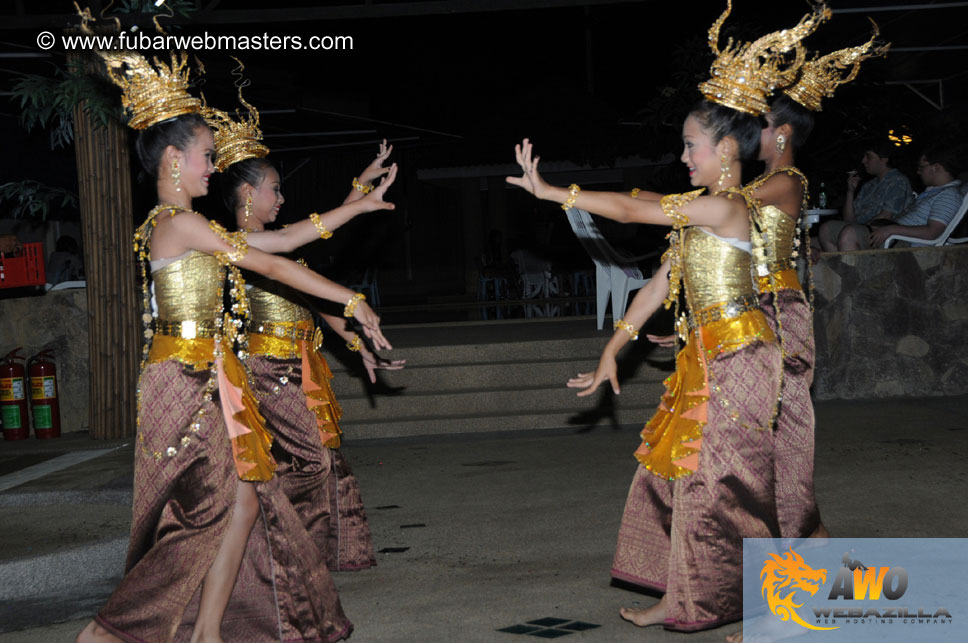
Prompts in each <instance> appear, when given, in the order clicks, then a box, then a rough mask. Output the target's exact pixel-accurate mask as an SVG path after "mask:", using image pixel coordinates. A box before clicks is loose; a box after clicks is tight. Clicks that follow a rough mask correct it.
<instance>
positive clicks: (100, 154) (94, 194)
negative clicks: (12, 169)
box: [74, 60, 141, 439]
mask: <svg viewBox="0 0 968 643" xmlns="http://www.w3.org/2000/svg"><path fill="white" fill-rule="evenodd" d="M75 62H77V61H76V60H75ZM127 135H128V133H127V129H126V128H125V127H124V126H123V125H121V124H120V123H116V122H113V121H112V122H111V123H109V124H108V125H107V127H103V128H100V127H97V126H95V124H94V123H92V122H91V120H90V118H89V117H88V116H87V114H85V112H84V105H83V103H81V104H79V105H78V106H77V107H75V108H74V147H75V158H76V160H77V176H78V192H79V202H80V208H81V229H82V236H83V241H84V268H85V271H86V273H87V301H88V322H89V325H90V326H89V332H88V339H89V343H90V397H91V405H90V427H91V437H93V438H95V439H109V438H122V437H127V436H131V435H134V432H135V414H136V408H135V407H136V393H135V391H136V387H137V379H138V367H139V357H140V354H141V351H140V339H141V338H140V333H141V325H140V321H139V318H140V311H139V310H138V306H137V305H136V303H135V302H136V301H137V299H136V297H135V293H136V291H137V289H138V284H137V279H136V275H135V273H136V265H135V260H134V254H133V253H132V251H131V238H132V235H133V233H134V224H133V217H132V212H131V210H132V200H131V176H130V170H129V155H128V143H127Z"/></svg>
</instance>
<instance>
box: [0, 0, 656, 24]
mask: <svg viewBox="0 0 968 643" xmlns="http://www.w3.org/2000/svg"><path fill="white" fill-rule="evenodd" d="M633 2H642V0H436V1H434V0H416V1H415V2H400V3H393V4H370V3H369V2H366V3H363V2H360V3H357V4H352V5H341V6H335V7H333V6H323V7H276V8H274V9H215V8H213V7H214V6H218V3H217V2H213V3H210V4H209V5H207V6H206V7H205V8H204V9H202V10H201V11H199V12H197V13H195V14H192V16H191V17H190V18H182V17H180V16H175V17H174V18H171V19H168V20H166V21H165V24H200V25H213V24H214V25H223V24H224V25H227V24H252V23H264V24H269V23H279V22H306V21H319V20H359V19H364V18H366V19H373V18H399V17H407V16H430V15H442V14H460V13H488V12H493V11H522V10H527V9H558V8H566V7H586V6H597V5H615V4H631V3H633ZM76 19H77V15H76V14H71V13H63V14H47V15H28V16H10V17H7V18H6V20H5V25H4V26H5V27H6V28H11V29H31V28H33V29H36V28H38V27H48V28H49V27H51V25H56V24H66V23H74V22H76Z"/></svg>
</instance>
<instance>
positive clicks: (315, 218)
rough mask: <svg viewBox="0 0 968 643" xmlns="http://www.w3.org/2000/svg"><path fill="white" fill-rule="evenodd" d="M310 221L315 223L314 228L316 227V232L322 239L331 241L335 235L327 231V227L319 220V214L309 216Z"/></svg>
mask: <svg viewBox="0 0 968 643" xmlns="http://www.w3.org/2000/svg"><path fill="white" fill-rule="evenodd" d="M309 220H310V221H312V222H313V225H314V226H316V231H317V232H319V238H320V239H329V238H330V237H332V236H333V233H332V232H330V231H329V230H327V229H326V226H324V225H323V222H322V221H320V220H319V215H318V214H316V213H315V212H313V213H312V214H310V215H309Z"/></svg>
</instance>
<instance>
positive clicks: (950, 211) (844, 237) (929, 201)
mask: <svg viewBox="0 0 968 643" xmlns="http://www.w3.org/2000/svg"><path fill="white" fill-rule="evenodd" d="M957 163H958V159H957V156H956V154H955V152H954V151H953V150H951V149H948V148H945V147H941V146H939V147H933V148H928V149H926V150H925V151H924V154H922V155H921V158H920V159H918V175H919V176H920V177H921V181H922V182H923V183H924V185H925V188H926V189H925V190H924V192H922V193H921V194H919V195H918V197H917V198H916V199H915V200H914V202H913V203H912V204H911V205H909V206H908V207H907V208H905V209H904V211H903V212H901V214H900V215H899V216H898V217H896V218H894V219H893V220H892V219H889V218H886V217H876V218H874V219H873V220H871V222H870V223H869V224H868V225H858V224H852V225H850V226H848V227H846V228H844V230H843V232H841V235H840V239H839V240H838V244H839V245H840V246H842V247H844V248H845V249H861V250H866V249H868V248H880V247H881V246H883V245H884V241H886V240H887V238H888V237H890V236H891V235H894V234H899V235H904V236H906V237H916V238H918V239H925V240H928V241H930V240H932V239H936V238H938V237H939V236H940V235H941V233H942V232H944V229H945V228H946V227H948V224H949V223H951V219H952V218H953V217H954V216H955V213H956V212H957V211H958V208H959V207H960V206H961V200H962V198H963V196H962V194H961V190H960V188H961V181H958V180H957V179H955V176H957V175H958V167H957ZM912 245H924V244H917V243H915V244H912Z"/></svg>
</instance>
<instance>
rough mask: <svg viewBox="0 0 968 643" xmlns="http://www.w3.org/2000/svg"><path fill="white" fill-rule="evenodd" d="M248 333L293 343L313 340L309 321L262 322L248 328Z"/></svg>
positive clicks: (311, 325)
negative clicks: (269, 336)
mask: <svg viewBox="0 0 968 643" xmlns="http://www.w3.org/2000/svg"><path fill="white" fill-rule="evenodd" d="M249 332H250V333H259V334H261V335H271V336H272V337H278V338H280V339H288V340H291V341H294V342H299V341H309V340H310V339H312V338H313V323H312V322H311V321H298V322H262V323H260V324H257V325H255V326H253V327H252V328H250V329H249Z"/></svg>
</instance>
